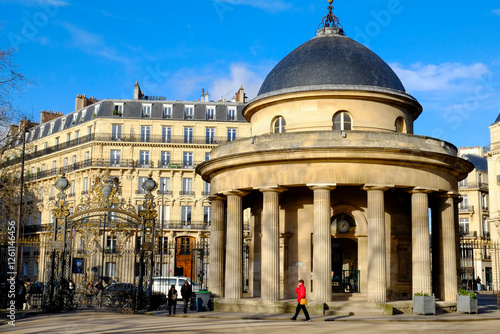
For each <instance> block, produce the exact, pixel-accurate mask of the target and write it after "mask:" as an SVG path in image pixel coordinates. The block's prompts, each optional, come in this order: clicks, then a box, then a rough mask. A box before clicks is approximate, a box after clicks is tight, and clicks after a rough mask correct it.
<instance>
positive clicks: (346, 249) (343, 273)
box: [332, 238, 360, 293]
mask: <svg viewBox="0 0 500 334" xmlns="http://www.w3.org/2000/svg"><path fill="white" fill-rule="evenodd" d="M359 286H360V282H359V270H358V244H357V242H356V241H355V240H351V239H346V238H332V292H333V293H352V292H359Z"/></svg>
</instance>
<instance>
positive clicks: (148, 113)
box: [142, 104, 152, 118]
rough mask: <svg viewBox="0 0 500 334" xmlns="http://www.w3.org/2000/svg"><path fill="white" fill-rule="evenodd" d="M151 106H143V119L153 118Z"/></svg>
mask: <svg viewBox="0 0 500 334" xmlns="http://www.w3.org/2000/svg"><path fill="white" fill-rule="evenodd" d="M151 107H152V105H151V104H143V105H142V118H150V117H151Z"/></svg>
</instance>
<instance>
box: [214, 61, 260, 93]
mask: <svg viewBox="0 0 500 334" xmlns="http://www.w3.org/2000/svg"><path fill="white" fill-rule="evenodd" d="M264 68H265V71H263V69H264ZM268 70H269V69H268V67H267V66H259V67H257V68H254V69H252V68H251V67H250V65H249V64H245V63H233V64H231V65H230V68H229V75H228V76H227V77H225V76H220V77H217V78H216V79H214V80H213V81H212V83H211V87H210V88H211V91H212V93H213V95H215V96H214V98H216V99H219V97H220V96H224V97H227V98H228V99H229V98H232V97H233V95H234V94H235V93H236V91H237V90H238V89H239V88H240V86H241V85H243V88H245V94H246V95H247V96H248V97H249V98H250V99H251V98H253V97H255V96H257V93H258V92H259V89H260V86H261V85H262V82H263V81H264V78H265V75H267V72H269V71H268Z"/></svg>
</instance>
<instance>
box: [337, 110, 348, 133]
mask: <svg viewBox="0 0 500 334" xmlns="http://www.w3.org/2000/svg"><path fill="white" fill-rule="evenodd" d="M333 130H342V131H347V130H352V120H351V116H349V114H348V113H347V111H339V112H338V113H336V114H335V115H334V116H333Z"/></svg>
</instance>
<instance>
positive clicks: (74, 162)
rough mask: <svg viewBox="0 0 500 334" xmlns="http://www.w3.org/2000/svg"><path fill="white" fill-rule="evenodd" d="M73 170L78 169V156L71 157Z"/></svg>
mask: <svg viewBox="0 0 500 334" xmlns="http://www.w3.org/2000/svg"><path fill="white" fill-rule="evenodd" d="M71 168H73V169H76V155H73V156H72V157H71Z"/></svg>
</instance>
